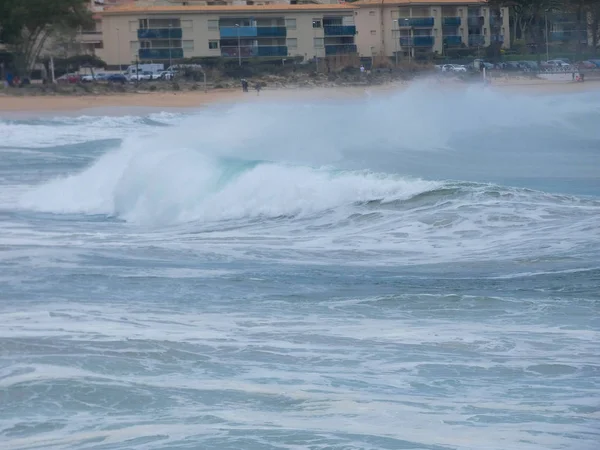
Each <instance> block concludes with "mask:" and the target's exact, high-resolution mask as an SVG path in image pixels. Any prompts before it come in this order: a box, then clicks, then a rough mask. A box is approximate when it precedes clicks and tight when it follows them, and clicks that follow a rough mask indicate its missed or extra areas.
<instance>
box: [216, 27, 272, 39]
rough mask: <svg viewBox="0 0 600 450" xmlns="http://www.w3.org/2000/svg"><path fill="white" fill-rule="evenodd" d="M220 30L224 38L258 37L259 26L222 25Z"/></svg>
mask: <svg viewBox="0 0 600 450" xmlns="http://www.w3.org/2000/svg"><path fill="white" fill-rule="evenodd" d="M267 28H270V27H267ZM219 32H220V33H221V37H222V38H237V37H238V36H239V37H256V36H257V35H258V29H257V27H220V28H219Z"/></svg>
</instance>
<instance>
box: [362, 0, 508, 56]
mask: <svg viewBox="0 0 600 450" xmlns="http://www.w3.org/2000/svg"><path fill="white" fill-rule="evenodd" d="M353 5H355V6H358V7H359V8H360V9H359V11H358V14H357V16H356V26H357V28H358V29H359V30H360V33H359V34H358V37H357V45H358V51H359V53H360V54H361V55H362V56H375V55H385V56H388V57H393V56H396V57H397V58H398V59H400V60H405V59H410V58H414V57H417V58H418V57H419V56H424V55H425V54H430V53H438V54H444V52H445V51H447V49H450V48H465V47H479V48H482V47H487V46H489V45H490V44H493V43H498V44H500V45H502V47H503V48H508V47H509V46H510V33H509V17H508V8H499V9H497V8H491V7H489V6H488V5H487V1H486V0H433V1H431V0H360V1H358V2H356V3H353Z"/></svg>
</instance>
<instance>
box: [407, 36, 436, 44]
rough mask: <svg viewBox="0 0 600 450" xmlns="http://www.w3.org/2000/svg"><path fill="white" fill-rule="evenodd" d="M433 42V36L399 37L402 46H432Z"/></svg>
mask: <svg viewBox="0 0 600 450" xmlns="http://www.w3.org/2000/svg"><path fill="white" fill-rule="evenodd" d="M434 42H435V38H434V37H433V36H414V37H408V36H407V37H401V38H400V45H401V46H402V47H432V46H433V43H434Z"/></svg>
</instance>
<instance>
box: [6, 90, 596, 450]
mask: <svg viewBox="0 0 600 450" xmlns="http://www.w3.org/2000/svg"><path fill="white" fill-rule="evenodd" d="M599 120H600V94H599V93H596V92H590V93H586V94H582V95H571V96H564V95H556V96H539V95H538V96H531V97H527V96H524V95H519V96H516V95H507V94H506V93H505V92H501V93H499V92H494V91H488V90H481V89H469V90H464V91H455V92H436V91H434V90H432V88H431V87H429V86H416V87H414V88H411V89H410V90H408V91H406V92H403V93H398V94H395V95H392V96H389V97H387V98H385V99H383V98H379V97H377V96H370V97H368V96H367V97H365V98H362V99H356V100H346V101H336V102H328V101H323V102H314V103H309V102H302V101H293V102H292V101H290V102H279V103H270V102H262V103H250V104H239V105H233V106H221V107H212V108H207V109H204V110H201V111H197V112H193V113H187V114H170V113H160V114H150V115H145V116H125V117H108V116H107V117H97V116H94V117H92V116H82V117H46V118H43V119H27V120H24V119H23V120H9V119H7V118H5V119H2V120H0V136H1V137H2V141H1V142H0V156H1V158H0V183H1V184H0V286H1V288H0V323H1V325H0V350H1V351H0V441H1V442H2V445H1V447H2V448H3V449H97V450H100V449H102V450H108V449H244V450H245V449H248V450H250V449H431V450H441V449H445V450H448V449H477V450H480V449H494V450H495V449H498V450H505V449H527V450H530V449H531V450H542V449H544V450H547V449H578V450H580V449H583V450H587V449H590V450H591V449H595V448H598V447H597V445H598V442H600V400H599V398H600V356H599V355H600V348H599V344H598V342H599V340H600V318H599V312H600V307H599V305H600V303H599V302H600V298H599V297H600V132H599V131H598V127H597V124H598V121H599Z"/></svg>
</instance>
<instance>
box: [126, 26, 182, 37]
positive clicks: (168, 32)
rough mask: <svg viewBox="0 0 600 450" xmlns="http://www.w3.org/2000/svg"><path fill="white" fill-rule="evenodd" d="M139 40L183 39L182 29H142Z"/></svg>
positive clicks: (138, 32)
mask: <svg viewBox="0 0 600 450" xmlns="http://www.w3.org/2000/svg"><path fill="white" fill-rule="evenodd" d="M137 36H138V39H181V37H182V36H183V33H182V31H181V28H140V29H139V30H137Z"/></svg>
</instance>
